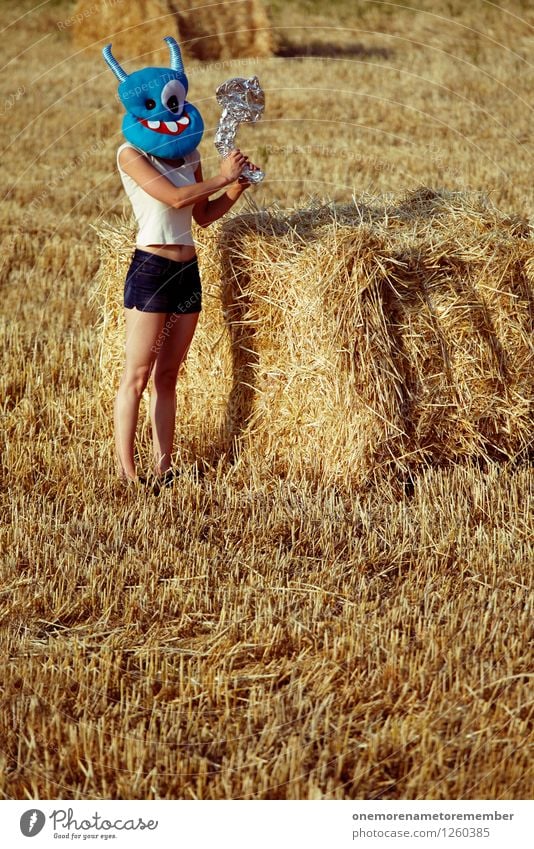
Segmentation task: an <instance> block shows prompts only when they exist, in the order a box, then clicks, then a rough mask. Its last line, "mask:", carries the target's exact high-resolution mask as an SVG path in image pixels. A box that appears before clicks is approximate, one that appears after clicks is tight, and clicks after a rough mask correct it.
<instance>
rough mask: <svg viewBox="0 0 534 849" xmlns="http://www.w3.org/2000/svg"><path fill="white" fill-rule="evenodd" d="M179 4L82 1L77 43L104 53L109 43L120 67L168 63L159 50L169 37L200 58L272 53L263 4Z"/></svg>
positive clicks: (256, 0) (254, 0) (251, 0)
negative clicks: (125, 60) (166, 36)
mask: <svg viewBox="0 0 534 849" xmlns="http://www.w3.org/2000/svg"><path fill="white" fill-rule="evenodd" d="M178 5H179V8H178V7H177V5H175V4H174V3H172V2H170V0H134V2H128V3H127V2H126V0H100V2H95V0H78V2H77V3H76V6H75V9H74V12H73V15H72V18H73V24H72V38H73V42H74V44H75V45H76V46H78V47H90V48H91V49H92V50H100V49H101V47H102V46H103V45H104V44H106V43H108V42H109V41H111V42H112V44H113V51H114V54H115V56H117V58H119V61H120V62H121V64H122V62H123V60H122V58H121V57H124V58H125V59H127V60H133V59H137V60H139V62H140V63H141V62H142V64H144V65H150V64H156V65H161V64H163V65H166V64H168V58H169V54H168V49H167V47H166V45H164V46H163V47H161V41H162V39H163V37H164V36H165V35H174V36H175V38H177V39H178V41H179V42H180V45H181V47H182V48H183V52H184V55H185V56H189V57H193V58H195V59H200V60H218V59H233V58H240V57H259V56H262V57H263V56H271V55H272V52H273V44H272V34H271V27H270V23H269V18H268V16H267V13H266V11H265V8H264V6H263V3H261V0H241V2H237V3H236V2H234V3H231V4H229V5H226V4H224V3H223V4H219V5H215V6H210V5H206V4H205V3H200V2H199V0H197V2H194V0H193V2H185V3H180V4H178ZM125 70H128V67H127V63H126V65H125Z"/></svg>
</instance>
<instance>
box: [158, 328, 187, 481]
mask: <svg viewBox="0 0 534 849" xmlns="http://www.w3.org/2000/svg"><path fill="white" fill-rule="evenodd" d="M198 317H199V313H187V314H185V315H180V314H178V313H169V314H168V315H167V321H166V322H165V329H164V333H163V334H162V336H161V338H160V339H159V340H158V343H157V344H158V345H160V346H161V347H159V350H158V355H157V358H156V365H155V367H154V382H153V390H152V392H151V395H150V417H151V421H152V438H153V445H154V463H155V466H154V469H155V472H156V474H158V475H162V474H163V473H164V472H165V471H167V469H170V468H171V455H172V447H173V438H174V427H175V421H176V381H177V379H178V371H179V369H180V366H181V364H182V363H183V361H184V360H185V358H186V356H187V352H188V350H189V346H190V345H191V341H192V339H193V335H194V333H195V328H196V325H197V321H198Z"/></svg>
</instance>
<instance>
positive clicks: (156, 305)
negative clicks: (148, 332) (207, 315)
mask: <svg viewBox="0 0 534 849" xmlns="http://www.w3.org/2000/svg"><path fill="white" fill-rule="evenodd" d="M124 306H125V307H126V308H127V309H132V307H137V309H138V310H141V311H142V312H176V313H193V312H200V311H201V309H202V286H201V283H200V274H199V271H198V260H197V258H196V256H195V257H193V259H188V260H186V261H185V262H177V260H175V259H168V258H167V257H164V256H160V255H159V254H152V253H150V252H149V251H143V250H142V249H141V248H135V250H134V254H133V257H132V261H131V263H130V267H129V269H128V271H127V273H126V281H125V283H124Z"/></svg>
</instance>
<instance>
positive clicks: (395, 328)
mask: <svg viewBox="0 0 534 849" xmlns="http://www.w3.org/2000/svg"><path fill="white" fill-rule="evenodd" d="M99 235H100V238H101V255H102V261H101V266H100V270H99V274H98V277H97V281H96V285H95V288H94V291H93V297H94V298H95V299H96V301H97V302H98V304H99V306H100V311H101V328H102V349H101V366H102V377H103V380H102V384H101V392H102V393H104V396H103V397H104V403H105V404H109V403H110V401H111V396H112V393H113V391H114V390H115V387H116V385H117V382H118V379H119V370H120V363H121V359H122V351H123V319H122V287H123V282H124V275H125V273H126V268H127V264H128V260H129V256H130V255H131V244H132V240H133V235H134V228H133V224H132V222H131V220H129V219H123V220H122V221H119V222H116V223H114V224H105V225H101V226H100V228H99ZM195 237H196V240H197V245H198V249H199V261H200V265H201V274H202V280H203V291H204V295H203V312H202V316H201V320H200V322H199V325H198V328H197V333H196V336H195V339H194V340H193V344H192V346H191V349H190V351H189V354H188V357H187V359H186V361H185V362H184V364H183V365H182V369H181V373H180V380H179V384H178V394H179V401H178V417H177V422H178V426H177V430H178V435H177V439H178V440H179V441H180V448H181V451H180V452H179V453H180V454H181V455H182V456H184V457H187V459H188V460H191V459H194V458H195V457H201V458H203V460H205V461H208V462H209V463H212V462H216V461H217V460H218V458H220V457H227V458H228V459H231V460H232V461H233V462H237V461H239V462H242V463H250V464H251V467H254V468H256V469H261V470H262V472H263V473H264V474H272V475H273V476H282V477H288V478H293V479H301V480H302V479H303V478H304V477H305V478H308V479H310V480H313V481H315V482H317V483H321V484H323V485H329V484H336V485H339V486H348V487H351V486H359V485H365V484H368V483H371V482H379V481H380V479H383V478H384V476H386V475H393V476H394V477H398V476H399V475H400V476H401V477H402V478H403V479H404V478H405V477H406V476H411V474H412V473H413V472H417V471H419V470H421V469H422V467H424V466H428V465H433V466H439V465H444V464H450V463H457V462H461V461H462V460H465V459H467V458H471V459H476V460H477V461H478V460H480V461H482V462H491V461H494V460H505V461H513V460H517V459H518V458H523V457H524V456H525V454H526V453H528V451H529V447H530V446H531V444H532V432H533V419H532V409H533V400H534V392H533V388H534V386H533V377H532V375H533V373H534V348H533V344H532V326H533V317H534V307H533V304H534V299H533V295H532V275H533V273H534V249H533V243H532V239H531V238H530V234H529V229H528V224H527V222H526V221H525V220H523V219H521V218H518V217H510V216H506V215H504V214H502V213H501V212H499V211H498V210H497V209H495V208H494V207H493V206H492V205H491V204H490V203H489V202H488V201H487V200H485V199H484V198H483V197H481V196H479V195H478V194H474V193H473V194H467V193H460V192H439V193H438V192H434V191H431V190H428V189H421V190H418V191H416V192H414V193H411V194H410V195H408V196H404V197H390V198H387V199H376V198H375V199H373V198H369V199H366V200H365V201H361V202H358V203H356V202H355V203H353V204H349V205H335V204H326V205H315V206H313V205H312V206H311V207H309V208H305V209H297V210H288V211H282V210H279V209H277V208H275V207H273V208H271V209H269V210H255V211H249V212H246V213H244V214H241V215H237V216H235V217H233V218H226V219H224V220H223V221H222V222H217V224H216V225H212V226H211V227H209V228H207V229H205V230H201V229H200V228H197V229H196V230H195ZM145 414H146V415H145V422H144V424H145V430H144V434H145V437H148V428H147V426H148V404H147V403H146V402H145Z"/></svg>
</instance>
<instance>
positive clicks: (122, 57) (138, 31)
mask: <svg viewBox="0 0 534 849" xmlns="http://www.w3.org/2000/svg"><path fill="white" fill-rule="evenodd" d="M72 17H73V24H72V40H73V43H74V44H75V45H76V47H87V48H90V49H91V50H92V51H93V52H95V53H99V52H100V51H101V49H102V47H103V46H104V45H105V44H107V43H108V42H112V44H113V53H114V55H115V56H116V57H117V58H118V59H119V61H120V63H121V65H122V66H123V67H124V69H125V71H127V72H128V71H129V70H136V69H137V68H138V67H143V66H146V67H148V66H150V65H155V66H159V65H161V66H165V67H166V66H167V65H168V64H169V48H168V47H167V45H166V44H165V42H163V38H164V36H166V35H173V36H174V37H175V38H178V37H179V36H178V30H177V25H176V19H175V16H174V14H173V12H172V11H171V10H170V9H169V4H168V2H167V0H134V2H127V0H100V2H98V0H78V2H77V3H76V6H75V8H74V11H73V13H72ZM129 62H132V63H133V66H132V67H131V68H129V66H128V63H129Z"/></svg>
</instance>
